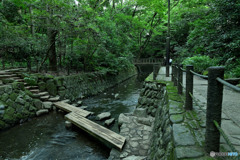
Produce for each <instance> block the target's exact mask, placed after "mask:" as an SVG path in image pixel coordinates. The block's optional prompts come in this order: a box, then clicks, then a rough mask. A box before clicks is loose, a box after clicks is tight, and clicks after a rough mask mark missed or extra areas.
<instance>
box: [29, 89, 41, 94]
mask: <svg viewBox="0 0 240 160" xmlns="http://www.w3.org/2000/svg"><path fill="white" fill-rule="evenodd" d="M29 91H30V92H32V93H39V92H40V90H39V89H31V90H29Z"/></svg>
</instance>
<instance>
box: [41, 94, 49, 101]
mask: <svg viewBox="0 0 240 160" xmlns="http://www.w3.org/2000/svg"><path fill="white" fill-rule="evenodd" d="M49 97H50V96H49V95H47V96H41V97H40V99H41V100H43V101H46V100H48V99H49Z"/></svg>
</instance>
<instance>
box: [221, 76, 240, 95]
mask: <svg viewBox="0 0 240 160" xmlns="http://www.w3.org/2000/svg"><path fill="white" fill-rule="evenodd" d="M217 81H218V82H220V83H222V84H223V85H225V86H227V87H229V88H231V89H232V90H234V91H236V92H239V93H240V88H239V87H236V86H234V85H232V84H230V83H228V82H227V81H224V80H223V79H221V78H219V77H217Z"/></svg>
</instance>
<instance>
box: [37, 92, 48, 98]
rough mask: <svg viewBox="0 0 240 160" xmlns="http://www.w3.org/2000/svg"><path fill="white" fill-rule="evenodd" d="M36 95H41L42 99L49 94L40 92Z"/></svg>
mask: <svg viewBox="0 0 240 160" xmlns="http://www.w3.org/2000/svg"><path fill="white" fill-rule="evenodd" d="M36 95H39V96H40V97H41V96H48V95H49V94H48V92H40V93H38V94H36Z"/></svg>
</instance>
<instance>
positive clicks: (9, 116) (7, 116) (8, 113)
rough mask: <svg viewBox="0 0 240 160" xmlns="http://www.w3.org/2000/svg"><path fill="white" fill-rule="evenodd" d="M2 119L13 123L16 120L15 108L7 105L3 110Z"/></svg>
mask: <svg viewBox="0 0 240 160" xmlns="http://www.w3.org/2000/svg"><path fill="white" fill-rule="evenodd" d="M3 120H4V121H5V122H7V123H10V124H12V123H15V122H16V120H17V119H16V115H15V110H14V109H13V108H12V107H8V108H7V109H6V110H5V113H4V115H3Z"/></svg>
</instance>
